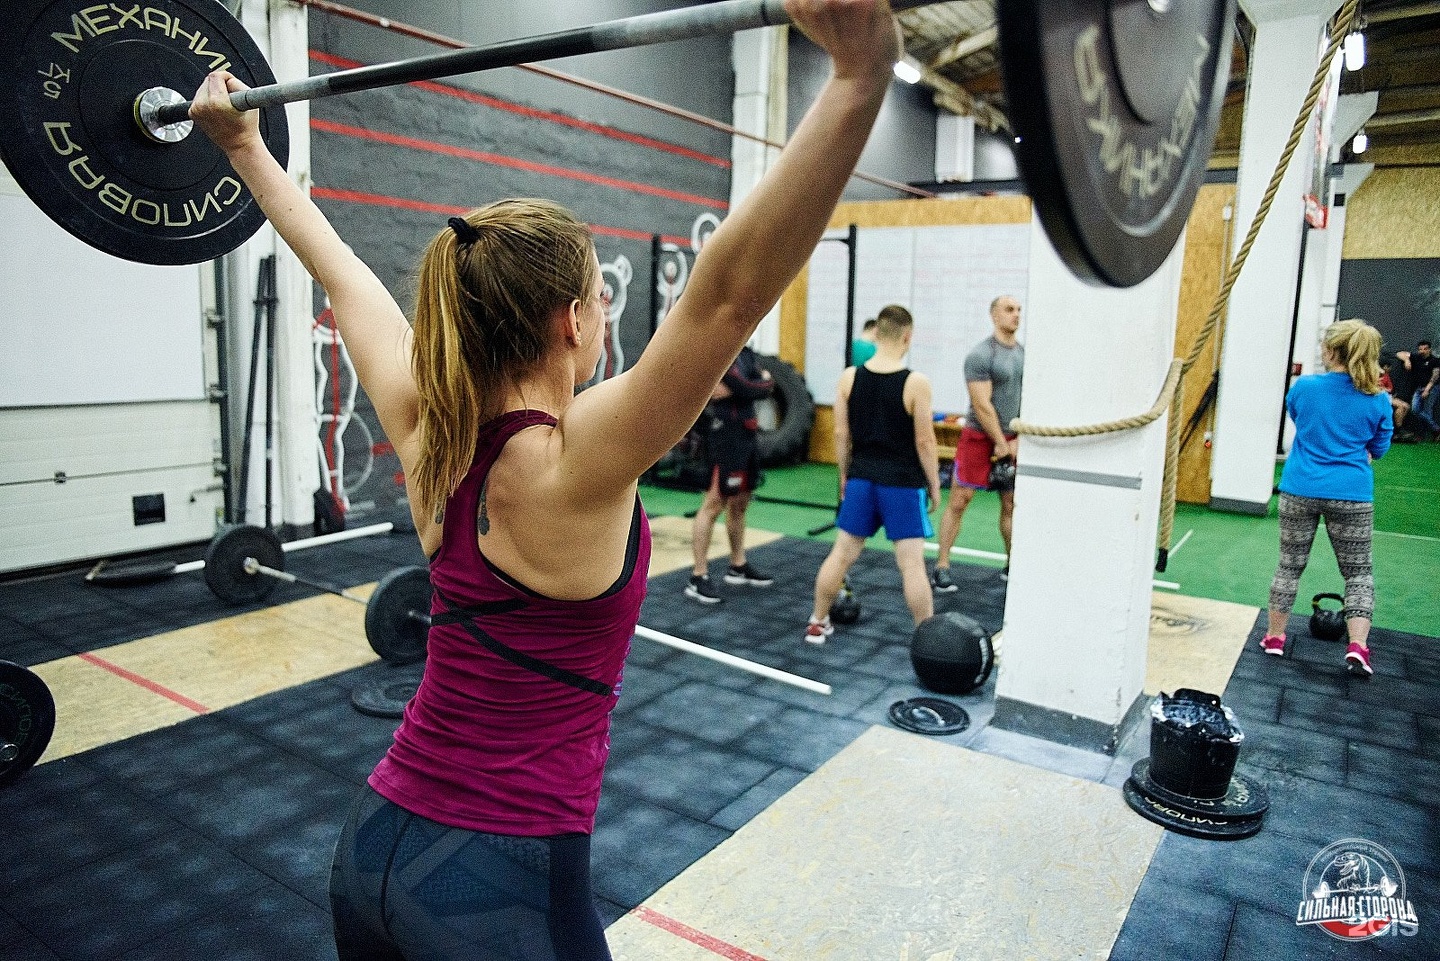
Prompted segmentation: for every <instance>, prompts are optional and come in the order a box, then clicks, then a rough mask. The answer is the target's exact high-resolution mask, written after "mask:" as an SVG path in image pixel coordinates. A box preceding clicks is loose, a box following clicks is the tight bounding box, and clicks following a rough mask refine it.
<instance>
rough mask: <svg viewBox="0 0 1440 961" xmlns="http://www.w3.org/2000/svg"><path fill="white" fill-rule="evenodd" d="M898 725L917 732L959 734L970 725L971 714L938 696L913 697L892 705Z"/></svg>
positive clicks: (895, 721) (892, 717) (893, 715)
mask: <svg viewBox="0 0 1440 961" xmlns="http://www.w3.org/2000/svg"><path fill="white" fill-rule="evenodd" d="M890 720H891V721H893V722H894V724H895V726H896V727H899V728H903V729H904V730H907V731H914V732H915V733H916V734H959V733H960V732H961V731H963V730H965V729H966V728H967V727H969V726H970V715H969V714H968V713H966V711H965V709H964V708H963V707H961V706H960V705H958V704H951V703H950V702H949V701H945V700H942V699H940V698H938V697H912V698H910V699H909V700H908V701H896V702H895V703H894V704H891V705H890Z"/></svg>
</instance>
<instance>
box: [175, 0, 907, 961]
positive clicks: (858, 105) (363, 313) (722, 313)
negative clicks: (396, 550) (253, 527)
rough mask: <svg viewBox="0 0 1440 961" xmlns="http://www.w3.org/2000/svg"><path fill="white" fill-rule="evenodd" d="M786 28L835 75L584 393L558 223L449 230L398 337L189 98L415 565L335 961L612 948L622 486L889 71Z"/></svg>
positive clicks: (349, 851) (628, 577)
mask: <svg viewBox="0 0 1440 961" xmlns="http://www.w3.org/2000/svg"><path fill="white" fill-rule="evenodd" d="M786 10H787V12H788V13H789V14H790V16H791V17H792V18H793V20H794V22H795V23H796V24H797V25H798V26H799V27H800V28H801V29H802V30H803V31H804V32H805V33H806V34H807V35H808V36H809V37H810V38H811V39H812V40H814V41H815V42H816V43H817V44H818V45H820V46H821V47H822V48H824V49H825V50H826V51H827V52H828V53H829V54H830V56H831V58H832V65H833V72H832V75H831V77H830V79H829V81H828V83H827V84H826V86H825V88H824V90H823V91H822V93H821V95H820V96H819V98H818V99H817V101H816V102H815V104H814V105H813V106H812V107H811V109H810V111H809V112H808V113H807V115H806V117H805V119H804V120H803V121H802V123H801V124H800V127H799V128H798V129H797V130H796V132H795V135H794V137H792V138H791V141H790V143H789V145H788V146H787V147H786V148H785V150H784V151H783V153H782V155H781V157H780V159H779V161H778V162H777V163H776V165H775V166H774V167H773V168H772V169H771V171H770V172H769V173H768V174H766V176H765V178H764V179H763V180H762V181H761V182H760V183H759V184H758V185H757V186H756V188H755V189H754V191H753V192H752V193H751V195H750V197H749V198H748V199H747V200H746V201H745V202H744V203H743V204H741V205H740V206H739V207H738V208H737V209H735V210H734V211H733V212H732V213H731V215H730V217H729V218H728V219H727V220H726V222H725V223H724V224H723V225H721V227H720V228H719V229H718V230H716V231H715V233H714V235H713V236H712V237H711V238H710V240H709V242H708V243H707V244H706V246H705V249H704V253H703V254H702V255H701V256H700V257H699V258H698V259H697V261H696V264H695V267H694V271H693V273H692V276H691V279H690V283H689V285H688V286H687V287H686V290H685V293H684V294H683V295H682V296H681V298H680V300H679V302H678V303H677V304H676V305H675V307H674V309H673V310H672V311H671V312H670V314H669V315H668V316H667V318H666V321H665V323H664V324H663V325H662V326H661V328H660V330H659V331H658V332H657V333H656V334H655V336H654V338H653V339H652V340H651V342H650V344H649V346H648V347H647V349H646V350H645V353H644V354H643V355H642V356H641V357H640V359H639V360H638V361H637V362H636V363H635V365H634V366H633V367H631V368H630V369H629V370H627V371H625V372H624V373H623V374H620V375H619V376H617V377H615V378H612V379H610V380H608V381H605V382H603V383H600V384H597V385H596V386H594V387H591V388H590V389H588V390H586V391H584V392H583V393H581V394H579V395H578V396H577V395H576V394H575V388H576V386H578V385H579V384H581V383H584V382H585V381H587V380H589V379H590V378H591V376H592V375H593V374H594V371H595V367H596V364H597V363H598V361H599V358H600V354H601V349H602V339H603V332H604V327H605V311H606V307H605V303H604V300H603V297H602V290H603V286H602V284H603V281H602V278H601V276H600V268H599V263H598V261H597V259H596V255H595V249H594V245H593V243H592V241H591V238H590V234H589V231H588V229H587V228H586V227H585V225H584V224H581V223H579V222H578V221H577V220H576V219H575V218H574V217H573V216H572V215H571V214H570V213H569V212H568V211H566V210H564V209H562V208H561V207H559V206H558V205H556V204H553V203H549V202H547V201H540V200H509V201H500V202H497V203H494V204H491V205H489V206H486V207H482V208H480V209H478V210H474V211H471V212H470V213H469V214H467V215H466V216H464V217H463V218H462V217H456V218H451V219H450V221H449V225H448V226H446V227H445V228H444V229H442V230H440V232H439V233H438V234H437V236H436V237H435V238H434V240H433V241H431V243H430V246H429V247H428V249H427V250H426V251H425V255H424V258H423V260H422V262H421V265H420V270H419V288H418V298H417V305H416V311H415V321H414V326H413V328H412V327H411V326H410V325H408V324H407V323H406V320H405V316H404V314H403V313H402V312H401V309H400V308H399V306H398V305H397V304H396V303H395V301H394V300H393V299H392V298H391V296H390V294H389V293H388V292H387V291H386V289H385V288H384V287H383V286H382V285H381V283H380V281H379V280H378V279H377V278H376V277H375V275H374V274H373V273H372V272H371V271H370V269H369V268H368V267H366V266H365V264H363V263H362V262H361V261H360V260H359V259H358V258H356V257H355V255H354V254H353V253H352V252H351V251H350V250H349V248H347V247H346V245H345V244H344V243H343V242H342V241H341V239H340V238H339V236H338V235H337V234H336V233H335V232H334V230H333V229H332V228H331V227H330V225H329V223H328V222H327V221H326V220H325V218H324V216H323V214H321V212H320V211H319V209H318V208H316V207H315V206H314V205H313V204H312V203H311V202H310V201H309V200H308V198H306V197H305V196H304V194H302V193H301V192H300V191H299V189H298V188H297V187H296V186H295V185H294V184H293V183H292V182H291V180H290V178H289V177H288V176H287V175H286V173H285V171H284V170H282V169H281V167H280V166H279V164H277V163H276V162H275V161H274V160H273V159H272V158H271V156H270V154H269V153H268V152H267V150H266V148H265V145H264V143H263V142H262V140H261V138H260V136H259V132H258V128H257V123H256V120H255V116H254V114H253V112H251V113H248V114H244V115H242V114H239V113H237V112H236V111H235V110H234V108H233V107H232V106H231V104H230V101H229V93H230V92H231V91H235V90H239V89H242V88H243V85H241V84H240V83H239V81H237V80H235V79H234V78H233V77H230V76H229V75H228V74H225V73H216V74H212V75H211V76H210V77H209V78H207V80H206V81H205V84H204V86H203V87H202V88H201V90H200V91H199V92H198V93H197V94H196V98H195V104H194V107H193V109H192V111H191V115H192V117H193V118H194V119H195V121H196V123H197V124H198V125H199V126H200V127H201V128H202V129H203V130H204V131H205V132H206V134H207V135H209V136H210V138H211V139H212V140H214V141H215V143H216V144H218V145H219V146H220V147H221V148H222V149H223V150H224V151H225V153H226V155H227V157H228V159H229V160H230V163H231V165H232V166H233V167H234V168H235V171H236V172H237V173H238V174H239V175H240V176H241V177H242V178H243V179H244V180H245V182H246V185H247V186H248V187H249V188H250V190H251V191H252V193H253V194H254V195H255V197H256V199H257V200H258V202H259V203H260V205H261V207H262V209H263V210H264V211H265V214H266V216H267V217H268V218H269V219H270V221H271V223H273V224H274V226H275V228H276V229H277V230H278V231H279V232H280V235H281V236H282V237H283V238H284V239H285V241H286V243H288V244H289V245H290V247H291V248H292V249H293V250H294V251H295V253H296V254H297V255H298V256H299V257H300V259H301V260H302V261H303V262H304V264H305V267H306V269H307V270H309V272H310V274H311V275H312V276H313V277H314V278H315V279H316V280H317V281H319V282H320V284H321V285H322V286H323V287H324V288H325V292H326V294H327V295H328V296H329V298H330V302H331V305H332V308H333V310H334V312H335V316H336V319H337V321H338V323H339V326H340V330H341V334H342V336H343V337H344V338H345V342H346V343H347V344H348V345H349V346H350V352H351V355H352V357H353V359H354V363H355V368H356V371H357V374H358V376H359V378H360V382H361V384H362V385H363V386H364V388H365V390H366V393H367V394H368V395H369V396H370V398H371V400H372V401H373V402H374V405H375V409H376V412H377V413H378V415H379V417H380V421H381V424H382V425H383V427H384V428H385V432H386V435H387V436H388V437H389V438H390V440H391V441H392V442H393V443H394V444H395V449H396V452H397V453H398V455H399V457H400V460H401V464H402V466H403V467H404V473H405V478H406V486H407V491H408V494H409V497H410V503H411V510H412V513H413V515H414V518H415V525H416V530H417V533H418V535H419V537H420V543H421V546H422V547H423V548H424V549H425V552H426V553H427V554H428V555H429V556H430V559H431V560H430V572H431V581H432V584H433V585H434V588H435V600H434V602H433V606H432V613H433V623H434V626H433V627H432V630H431V633H430V638H429V657H428V661H427V664H426V670H425V675H424V679H423V681H422V682H421V686H420V689H419V691H418V693H417V694H416V696H415V698H414V699H413V700H412V701H411V703H410V705H409V706H408V707H407V709H406V711H405V717H404V719H403V721H402V722H401V724H400V727H399V729H398V730H397V731H396V734H395V741H394V744H393V745H392V746H391V748H390V750H389V752H388V753H387V754H386V756H385V758H384V759H383V760H382V761H381V762H380V764H379V765H378V766H377V767H376V769H375V771H374V773H373V774H372V775H371V776H370V779H369V786H368V789H367V790H366V791H365V792H364V794H363V795H362V796H361V797H360V798H359V800H358V801H357V803H356V805H355V807H354V808H353V810H352V812H351V815H350V818H349V820H348V822H347V823H346V825H345V828H344V832H343V834H342V837H341V839H340V843H339V845H338V848H337V851H336V857H335V866H334V870H333V873H332V882H331V899H332V907H333V910H334V916H335V938H336V943H337V946H338V948H339V955H340V958H341V959H342V961H348V959H354V958H402V957H421V956H424V957H434V958H439V957H459V956H462V955H463V956H464V957H467V958H468V957H475V956H477V955H478V956H489V955H488V953H487V952H486V951H485V949H484V947H483V946H484V945H486V944H490V943H497V942H503V943H504V944H511V943H524V944H525V945H526V947H527V950H530V951H531V952H532V953H531V954H527V955H526V956H527V957H532V956H533V957H536V958H551V957H553V958H557V959H592V958H608V957H609V952H608V949H607V948H606V946H605V938H604V933H603V929H602V927H601V923H600V919H599V916H598V915H597V913H596V910H595V907H594V904H593V899H592V897H591V894H590V888H589V861H590V853H589V836H590V833H591V831H592V830H593V828H594V820H595V809H596V806H597V803H598V801H599V793H600V782H601V774H602V770H603V768H604V764H605V759H606V755H607V744H608V737H607V735H608V728H609V716H610V712H611V710H612V709H613V708H614V704H615V697H616V694H617V692H618V689H619V686H620V673H621V667H622V663H623V661H624V657H625V654H626V651H627V649H628V644H629V641H630V638H631V636H632V635H633V633H634V630H635V626H636V624H637V621H638V618H639V612H640V604H641V600H642V599H643V597H644V594H645V586H646V576H647V573H648V561H649V553H650V537H649V527H648V524H647V522H646V519H645V515H644V512H643V510H642V509H641V507H640V503H639V499H638V496H637V481H638V479H639V477H640V475H641V474H642V473H643V472H644V471H645V470H646V469H648V468H649V467H650V465H651V464H653V463H654V462H655V461H656V460H657V459H659V457H660V456H661V455H662V454H663V453H664V452H665V451H667V450H669V449H670V448H671V447H673V446H674V445H675V444H676V443H677V442H678V441H679V440H680V438H681V437H682V436H683V435H684V434H685V432H686V431H687V430H688V429H689V428H690V425H691V424H693V423H694V421H695V418H696V417H697V416H698V415H699V413H700V410H701V408H702V407H703V406H704V405H705V402H706V400H707V399H708V398H709V396H710V392H711V390H712V389H713V388H714V386H715V384H716V383H718V382H719V380H720V377H721V375H722V374H723V373H724V372H725V370H726V368H728V367H729V365H730V362H731V360H732V359H733V358H734V357H735V355H736V354H737V353H738V352H739V350H740V348H741V346H743V345H744V343H745V342H746V340H747V339H748V338H749V337H750V335H751V334H752V333H753V331H754V330H755V327H756V325H757V324H758V323H759V321H760V319H761V318H762V317H763V316H764V314H765V312H766V311H767V310H769V308H770V307H771V306H772V305H773V304H774V303H775V302H776V301H777V300H778V299H779V297H780V294H781V293H782V292H783V291H784V290H785V288H786V287H787V286H788V285H789V283H790V281H791V280H792V279H793V278H794V277H795V275H796V274H797V273H798V272H799V270H800V268H801V267H802V266H803V265H804V264H805V262H806V260H807V259H808V258H809V256H810V253H811V251H812V250H813V249H814V247H815V245H816V243H817V242H818V240H819V238H820V234H821V232H822V230H823V229H824V227H825V224H826V221H827V220H828V218H829V216H830V213H831V211H832V210H833V209H834V207H835V204H836V202H837V201H838V200H839V197H840V194H841V192H842V190H843V188H844V186H845V182H846V180H847V179H848V177H849V176H850V173H851V171H852V170H853V169H854V166H855V163H856V161H857V160H858V159H859V155H860V151H861V149H862V148H863V147H864V145H865V141H866V139H867V137H868V135H869V132H870V128H871V126H872V125H873V123H874V120H875V117H876V115H877V113H878V111H879V108H880V104H881V102H882V100H883V99H884V95H885V91H886V89H887V87H888V83H889V77H890V67H891V65H892V64H893V63H894V62H895V60H896V59H897V57H898V55H899V46H898V42H897V38H896V29H895V26H894V23H893V21H892V19H891V16H890V10H889V7H888V5H887V4H886V2H885V0H789V2H787V4H786ZM577 544H582V545H584V546H585V547H584V549H583V550H577ZM442 850H444V851H447V853H445V854H444V856H441V855H440V852H441V851H442ZM436 872H442V873H444V874H445V875H446V876H447V877H448V878H450V879H452V880H453V879H455V878H461V877H465V878H469V879H470V880H469V881H468V882H466V883H467V884H469V885H471V887H470V889H469V890H468V891H466V892H465V897H466V899H467V900H468V902H469V903H468V904H467V905H466V906H465V908H464V909H458V908H457V906H456V905H455V904H454V903H453V898H454V894H455V891H454V887H453V885H451V884H447V885H446V886H445V887H446V892H447V902H446V903H445V904H443V905H441V904H436V903H434V902H433V899H432V898H431V896H430V895H429V894H427V880H429V879H431V878H433V877H434V875H435V873H436ZM382 892H384V902H383V904H382V900H381V894H382Z"/></svg>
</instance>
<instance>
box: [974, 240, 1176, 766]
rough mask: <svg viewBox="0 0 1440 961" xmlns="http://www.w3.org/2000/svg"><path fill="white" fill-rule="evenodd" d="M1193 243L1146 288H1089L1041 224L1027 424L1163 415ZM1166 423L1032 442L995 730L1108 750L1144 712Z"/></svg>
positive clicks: (1027, 310) (1019, 510)
mask: <svg viewBox="0 0 1440 961" xmlns="http://www.w3.org/2000/svg"><path fill="white" fill-rule="evenodd" d="M1183 248H1184V241H1183V239H1182V240H1181V242H1180V243H1179V244H1177V245H1176V249H1175V251H1174V252H1173V253H1172V254H1171V256H1170V258H1169V259H1168V260H1166V261H1165V263H1164V264H1163V265H1162V266H1161V268H1160V269H1159V270H1158V271H1157V272H1156V273H1155V275H1154V276H1152V277H1151V278H1150V279H1148V280H1146V281H1145V282H1144V283H1142V284H1140V285H1138V286H1136V287H1133V288H1130V289H1128V290H1116V289H1112V288H1101V287H1092V286H1089V285H1087V284H1085V283H1082V282H1081V281H1079V280H1077V279H1075V277H1074V276H1073V275H1071V273H1070V272H1069V271H1068V270H1067V269H1066V268H1065V266H1064V265H1063V264H1062V263H1061V262H1060V259H1059V258H1058V257H1057V256H1056V254H1055V252H1054V250H1053V248H1051V246H1050V244H1049V242H1048V241H1047V240H1046V239H1045V237H1044V234H1043V233H1042V232H1041V231H1040V229H1039V227H1038V226H1036V227H1034V228H1033V239H1032V242H1031V246H1030V288H1029V293H1028V297H1027V299H1026V301H1025V303H1024V305H1023V307H1024V314H1023V320H1022V322H1021V327H1020V336H1021V337H1022V339H1023V340H1024V343H1025V388H1024V393H1023V396H1022V399H1021V409H1020V410H1021V417H1022V418H1023V419H1024V420H1025V421H1027V422H1029V423H1033V424H1043V425H1047V426H1066V425H1078V424H1087V423H1097V422H1102V421H1108V420H1116V419H1120V418H1124V417H1129V416H1133V415H1136V414H1141V413H1143V412H1145V411H1146V410H1148V409H1149V408H1150V407H1151V405H1152V404H1153V403H1154V402H1155V399H1156V397H1157V396H1158V395H1159V393H1160V389H1161V387H1162V386H1163V384H1164V380H1165V374H1166V371H1167V369H1168V367H1169V365H1170V361H1171V358H1172V356H1173V353H1174V340H1175V318H1176V313H1177V310H1178V305H1179V295H1180V268H1181V264H1182V262H1183ZM1165 425H1166V418H1164V417H1161V418H1160V419H1159V420H1157V421H1156V422H1155V423H1153V424H1151V425H1149V426H1147V427H1144V428H1141V429H1139V430H1132V431H1123V432H1120V433H1114V434H1105V435H1099V436H1092V437H1078V438H1037V437H1024V438H1022V439H1021V441H1020V466H1019V478H1018V483H1017V485H1016V490H1015V522H1014V532H1013V542H1012V545H1011V554H1010V557H1011V560H1010V583H1009V590H1008V596H1007V597H1006V604H1005V636H1004V639H1003V644H1002V647H1003V653H1002V657H1001V664H1000V676H999V680H998V681H997V685H996V695H997V697H996V707H995V718H994V720H993V721H992V726H994V727H999V728H1003V729H1006V730H1011V731H1018V732H1020V733H1025V734H1032V735H1035V736H1039V737H1044V738H1046V739H1048V740H1054V741H1060V742H1062V743H1066V744H1070V745H1072V746H1076V747H1082V748H1085V749H1088V750H1094V751H1109V750H1113V747H1114V743H1115V741H1116V739H1117V737H1118V736H1119V734H1120V732H1121V729H1122V727H1123V726H1124V725H1125V723H1126V716H1127V714H1128V713H1129V712H1131V711H1132V710H1134V709H1135V708H1136V707H1137V705H1139V704H1140V700H1139V699H1140V696H1141V693H1142V691H1143V688H1144V682H1145V659H1146V647H1147V644H1148V640H1149V631H1150V594H1151V582H1152V579H1153V576H1154V575H1153V570H1154V563H1155V546H1156V534H1157V525H1158V519H1159V511H1160V492H1161V486H1162V481H1163V476H1164V466H1165V429H1166V428H1165Z"/></svg>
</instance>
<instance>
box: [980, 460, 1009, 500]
mask: <svg viewBox="0 0 1440 961" xmlns="http://www.w3.org/2000/svg"><path fill="white" fill-rule="evenodd" d="M986 489H987V490H992V491H999V492H1001V493H1004V492H1005V491H1013V490H1014V489H1015V458H1013V457H997V458H995V460H993V461H991V462H990V477H989V483H988V485H987V488H986Z"/></svg>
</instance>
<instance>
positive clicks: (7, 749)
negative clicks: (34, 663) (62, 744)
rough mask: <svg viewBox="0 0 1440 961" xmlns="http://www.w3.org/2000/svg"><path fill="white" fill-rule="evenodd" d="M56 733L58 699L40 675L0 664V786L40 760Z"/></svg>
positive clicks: (16, 666)
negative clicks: (52, 735)
mask: <svg viewBox="0 0 1440 961" xmlns="http://www.w3.org/2000/svg"><path fill="white" fill-rule="evenodd" d="M54 732H55V699H54V698H52V697H51V696H50V688H48V687H47V686H46V685H45V682H44V681H43V680H41V679H40V677H39V675H37V674H35V673H34V672H33V671H30V670H28V669H27V668H24V667H21V666H20V665H19V664H12V663H10V662H9V661H0V787H3V786H4V785H6V784H9V783H10V782H11V781H13V780H15V779H16V778H17V777H19V776H20V775H22V774H24V773H25V772H26V771H28V770H30V768H31V767H33V766H34V764H35V762H36V761H38V760H40V755H42V754H44V753H45V747H46V745H48V744H49V743H50V735H51V734H53V733H54Z"/></svg>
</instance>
